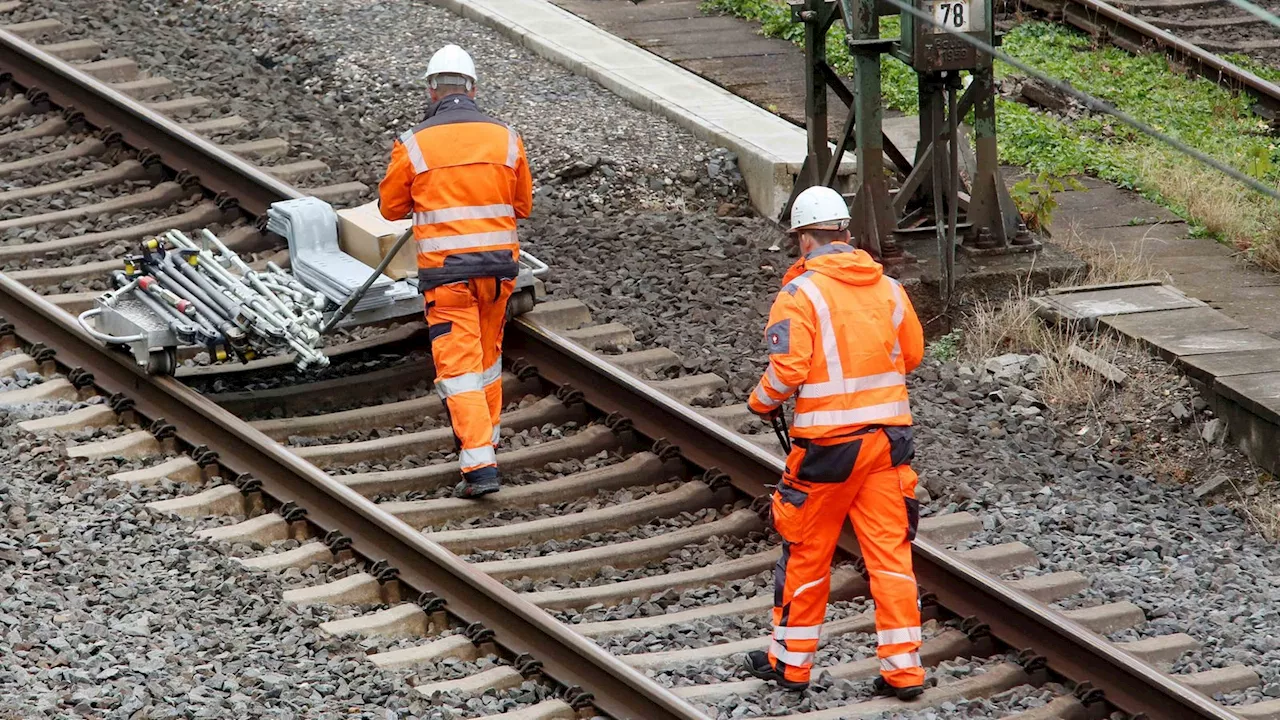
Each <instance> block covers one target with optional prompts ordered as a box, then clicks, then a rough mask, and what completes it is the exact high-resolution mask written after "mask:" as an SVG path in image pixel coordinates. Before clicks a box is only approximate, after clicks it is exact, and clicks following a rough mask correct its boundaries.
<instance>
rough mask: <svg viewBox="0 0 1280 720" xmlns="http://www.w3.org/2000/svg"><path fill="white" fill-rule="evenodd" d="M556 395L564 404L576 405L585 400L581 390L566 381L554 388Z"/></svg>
mask: <svg viewBox="0 0 1280 720" xmlns="http://www.w3.org/2000/svg"><path fill="white" fill-rule="evenodd" d="M556 397H557V398H558V399H559V400H560V402H562V403H564V404H565V405H578V404H581V403H584V402H585V401H586V396H584V395H583V394H582V391H581V390H579V389H577V388H575V387H574V386H572V385H569V384H567V383H566V384H564V385H561V386H560V387H558V388H556Z"/></svg>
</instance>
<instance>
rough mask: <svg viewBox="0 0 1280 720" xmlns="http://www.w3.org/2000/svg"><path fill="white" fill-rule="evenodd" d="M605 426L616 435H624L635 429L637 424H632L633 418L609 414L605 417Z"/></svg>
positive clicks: (613, 413)
mask: <svg viewBox="0 0 1280 720" xmlns="http://www.w3.org/2000/svg"><path fill="white" fill-rule="evenodd" d="M604 425H605V427H607V428H609V429H610V430H612V431H614V432H615V433H624V432H629V431H631V430H634V429H635V424H634V423H632V422H631V418H629V417H627V416H625V415H623V414H622V413H616V412H612V413H609V414H608V416H606V417H605V419H604Z"/></svg>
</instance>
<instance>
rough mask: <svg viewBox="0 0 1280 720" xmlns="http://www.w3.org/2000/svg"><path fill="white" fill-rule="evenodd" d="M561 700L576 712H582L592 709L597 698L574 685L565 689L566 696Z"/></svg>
mask: <svg viewBox="0 0 1280 720" xmlns="http://www.w3.org/2000/svg"><path fill="white" fill-rule="evenodd" d="M561 699H562V700H564V701H565V702H566V703H568V705H569V707H571V708H573V709H574V710H582V709H584V708H588V707H591V705H593V704H594V703H595V701H596V696H595V695H592V694H591V693H589V692H587V691H586V690H583V689H582V688H581V687H580V686H578V685H574V686H572V687H567V688H565V689H564V696H563V697H562V698H561Z"/></svg>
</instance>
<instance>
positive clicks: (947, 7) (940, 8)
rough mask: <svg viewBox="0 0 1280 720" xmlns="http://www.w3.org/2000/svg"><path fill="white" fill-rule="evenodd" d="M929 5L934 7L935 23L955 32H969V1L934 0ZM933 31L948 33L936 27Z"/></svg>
mask: <svg viewBox="0 0 1280 720" xmlns="http://www.w3.org/2000/svg"><path fill="white" fill-rule="evenodd" d="M929 4H930V5H931V6H932V7H933V20H934V22H936V23H938V24H939V25H941V26H942V27H944V28H946V29H947V30H950V31H953V32H969V3H968V0H934V2H931V3H929ZM933 31H934V32H937V33H940V32H946V30H941V29H939V28H936V27H935V28H933Z"/></svg>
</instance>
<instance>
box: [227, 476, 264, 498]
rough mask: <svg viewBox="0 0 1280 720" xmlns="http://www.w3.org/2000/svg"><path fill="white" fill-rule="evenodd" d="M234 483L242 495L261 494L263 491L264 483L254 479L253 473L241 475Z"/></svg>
mask: <svg viewBox="0 0 1280 720" xmlns="http://www.w3.org/2000/svg"><path fill="white" fill-rule="evenodd" d="M234 482H235V485H236V487H238V488H240V492H242V493H251V492H260V491H261V490H262V481H261V480H259V479H258V478H256V477H254V476H253V473H241V474H239V475H237V476H236V479H235V481H234Z"/></svg>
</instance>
